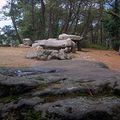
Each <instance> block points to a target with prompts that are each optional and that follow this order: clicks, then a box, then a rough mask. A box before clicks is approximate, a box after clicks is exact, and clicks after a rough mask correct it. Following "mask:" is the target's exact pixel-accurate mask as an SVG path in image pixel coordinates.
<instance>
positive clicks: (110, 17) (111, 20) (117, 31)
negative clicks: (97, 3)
mask: <svg viewBox="0 0 120 120" xmlns="http://www.w3.org/2000/svg"><path fill="white" fill-rule="evenodd" d="M119 8H120V3H119V1H118V0H115V1H114V3H113V7H112V8H111V9H110V10H107V11H106V12H107V14H105V15H104V28H105V30H106V31H107V32H108V33H109V36H110V37H111V38H112V45H113V49H115V50H116V51H118V49H119V46H120V17H119V16H120V9H119Z"/></svg>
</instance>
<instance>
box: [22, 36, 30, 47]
mask: <svg viewBox="0 0 120 120" xmlns="http://www.w3.org/2000/svg"><path fill="white" fill-rule="evenodd" d="M23 44H24V45H26V46H31V45H32V41H31V40H30V38H24V39H23Z"/></svg>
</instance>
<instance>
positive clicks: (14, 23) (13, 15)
mask: <svg viewBox="0 0 120 120" xmlns="http://www.w3.org/2000/svg"><path fill="white" fill-rule="evenodd" d="M10 13H11V20H12V23H13V26H14V29H15V32H16V34H17V38H18V40H19V43H20V44H22V43H23V41H22V38H21V36H20V34H19V32H18V29H17V26H16V22H15V14H14V1H13V0H11V9H10Z"/></svg>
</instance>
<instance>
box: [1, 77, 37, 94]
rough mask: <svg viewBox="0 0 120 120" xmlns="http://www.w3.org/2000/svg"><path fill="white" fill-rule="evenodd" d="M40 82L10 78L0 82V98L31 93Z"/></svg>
mask: <svg viewBox="0 0 120 120" xmlns="http://www.w3.org/2000/svg"><path fill="white" fill-rule="evenodd" d="M38 85H39V81H37V80H32V79H30V80H29V79H26V78H17V77H16V78H9V79H6V80H1V81H0V96H8V95H19V94H23V93H26V92H29V91H31V90H32V89H34V88H36V87H37V86H38Z"/></svg>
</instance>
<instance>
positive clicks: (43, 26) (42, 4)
mask: <svg viewBox="0 0 120 120" xmlns="http://www.w3.org/2000/svg"><path fill="white" fill-rule="evenodd" d="M40 2H41V16H42V21H41V22H42V23H41V24H42V37H43V38H44V37H45V26H46V25H45V3H44V1H43V0H40Z"/></svg>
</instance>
